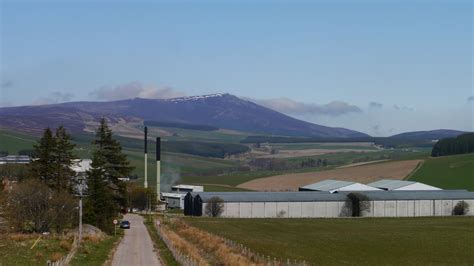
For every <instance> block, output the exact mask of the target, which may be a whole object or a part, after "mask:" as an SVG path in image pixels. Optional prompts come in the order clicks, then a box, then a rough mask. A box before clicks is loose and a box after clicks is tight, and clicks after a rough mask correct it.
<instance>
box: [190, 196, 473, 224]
mask: <svg viewBox="0 0 474 266" xmlns="http://www.w3.org/2000/svg"><path fill="white" fill-rule="evenodd" d="M351 193H352V195H354V194H358V195H362V197H363V199H364V202H367V204H366V206H368V207H367V208H365V209H362V211H361V216H363V217H410V216H412V217H417V216H449V215H453V210H454V207H455V206H456V205H457V204H458V203H459V202H461V201H464V202H465V203H467V205H468V206H469V207H470V210H469V212H468V213H467V214H466V215H474V192H469V191H466V190H434V191H383V190H382V191H358V192H349V191H342V192H338V193H329V192H321V191H314V192H309V191H306V192H305V191H302V192H201V193H199V192H198V193H195V192H194V193H188V194H187V195H186V197H185V198H184V214H185V215H191V216H207V214H206V206H207V204H212V200H211V199H212V198H214V197H218V198H219V199H220V200H221V201H222V213H221V214H220V216H221V217H234V218H279V217H288V218H317V217H351V216H352V201H351V199H350V198H351V197H348V195H350V194H351Z"/></svg>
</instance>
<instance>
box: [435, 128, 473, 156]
mask: <svg viewBox="0 0 474 266" xmlns="http://www.w3.org/2000/svg"><path fill="white" fill-rule="evenodd" d="M473 152H474V133H466V134H462V135H460V136H457V137H455V138H445V139H441V140H440V141H438V142H437V143H436V144H435V145H434V146H433V150H432V151H431V156H433V157H438V156H446V155H455V154H466V153H473Z"/></svg>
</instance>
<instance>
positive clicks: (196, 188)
mask: <svg viewBox="0 0 474 266" xmlns="http://www.w3.org/2000/svg"><path fill="white" fill-rule="evenodd" d="M171 191H172V192H184V193H185V194H186V193H188V192H204V187H203V186H194V185H184V184H182V185H176V186H172V187H171Z"/></svg>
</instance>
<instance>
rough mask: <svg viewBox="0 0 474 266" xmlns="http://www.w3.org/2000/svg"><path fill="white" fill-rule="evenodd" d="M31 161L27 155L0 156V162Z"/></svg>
mask: <svg viewBox="0 0 474 266" xmlns="http://www.w3.org/2000/svg"><path fill="white" fill-rule="evenodd" d="M30 162H31V158H30V156H28V155H8V156H4V157H0V164H27V163H30Z"/></svg>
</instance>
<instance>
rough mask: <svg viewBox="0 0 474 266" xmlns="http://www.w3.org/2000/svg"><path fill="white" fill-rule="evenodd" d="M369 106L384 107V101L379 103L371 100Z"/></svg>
mask: <svg viewBox="0 0 474 266" xmlns="http://www.w3.org/2000/svg"><path fill="white" fill-rule="evenodd" d="M369 107H370V108H382V107H383V104H382V103H378V102H370V103H369Z"/></svg>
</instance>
